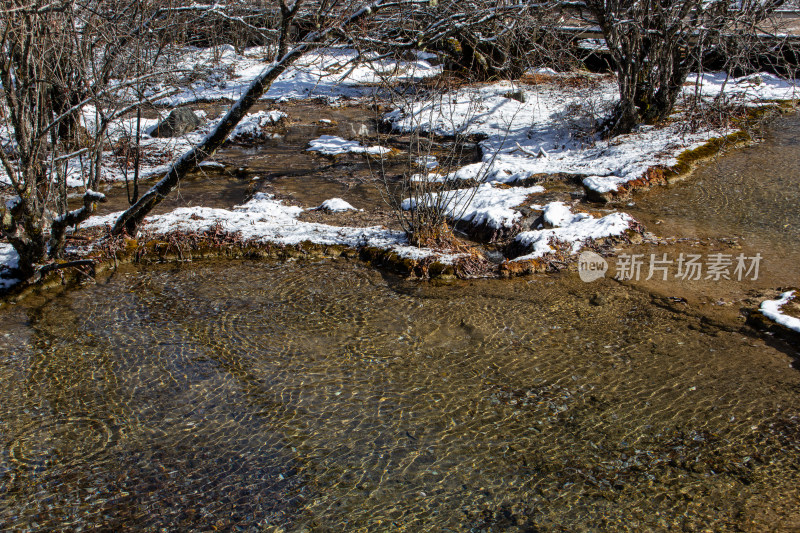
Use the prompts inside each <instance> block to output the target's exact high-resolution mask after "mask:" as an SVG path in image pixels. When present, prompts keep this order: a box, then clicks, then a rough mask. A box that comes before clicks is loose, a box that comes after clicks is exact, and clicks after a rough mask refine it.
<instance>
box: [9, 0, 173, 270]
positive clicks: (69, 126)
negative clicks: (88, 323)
mask: <svg viewBox="0 0 800 533" xmlns="http://www.w3.org/2000/svg"><path fill="white" fill-rule="evenodd" d="M163 12H164V11H163V5H159V6H155V5H151V4H150V3H148V2H145V1H143V0H124V1H120V0H57V1H46V0H9V1H8V2H6V3H4V6H3V8H2V10H0V14H1V15H2V19H0V82H2V108H3V109H2V110H3V114H4V118H5V125H6V131H7V133H8V136H7V137H6V138H5V139H4V140H3V146H2V149H0V162H2V165H3V170H4V171H5V175H6V176H7V181H8V184H9V185H10V188H11V190H12V199H11V200H10V201H9V202H7V203H6V205H5V206H4V207H3V208H2V209H0V211H2V213H1V214H2V223H1V224H0V235H2V236H3V237H5V238H6V239H8V241H9V242H10V243H11V244H12V246H14V248H15V250H16V251H17V253H18V254H19V257H20V261H19V265H20V270H21V271H22V273H23V275H24V276H30V275H32V274H33V273H34V271H35V269H36V267H37V265H40V264H42V263H43V262H45V261H46V260H48V259H56V258H58V257H60V256H61V254H62V252H63V248H64V235H65V231H66V229H67V228H68V227H69V226H72V225H75V224H78V223H80V222H82V221H83V220H85V219H86V218H88V217H89V216H90V215H91V213H92V212H93V211H94V209H95V204H96V203H97V202H100V201H103V200H104V197H103V195H102V194H100V193H97V192H96V189H97V186H98V184H99V182H100V180H101V169H102V157H103V151H104V148H105V138H106V137H107V129H108V127H109V125H110V124H111V123H112V122H113V121H114V120H116V119H117V118H119V117H120V116H122V115H124V114H125V113H126V112H128V111H129V110H130V109H132V107H134V106H135V105H136V98H131V97H130V96H129V93H130V91H131V90H133V89H134V88H135V86H136V84H137V81H141V79H143V78H145V77H146V76H148V75H149V72H144V71H142V70H141V69H140V70H139V73H138V74H139V76H138V78H137V77H136V75H133V74H131V65H132V64H133V63H135V62H136V61H140V59H141V58H137V57H135V56H134V54H133V53H132V50H134V49H135V48H136V47H135V46H134V43H135V42H139V41H141V40H143V39H147V40H148V42H147V44H146V45H144V46H141V47H139V48H147V49H148V50H151V51H154V50H155V51H157V49H158V43H154V42H153V41H152V38H151V35H152V32H151V31H150V30H152V29H153V28H154V27H155V21H156V20H157V19H159V17H160V15H159V14H163ZM161 18H162V19H163V17H161ZM162 22H163V20H162ZM87 126H90V127H87ZM70 178H73V179H74V178H79V179H80V181H81V182H82V189H83V199H82V205H81V206H80V207H78V208H77V209H74V210H72V211H70V210H68V206H67V200H68V192H69V188H68V185H69V182H70Z"/></svg>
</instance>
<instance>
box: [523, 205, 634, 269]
mask: <svg viewBox="0 0 800 533" xmlns="http://www.w3.org/2000/svg"><path fill="white" fill-rule="evenodd" d="M544 217H545V219H546V220H547V219H548V218H549V220H548V222H549V223H551V224H552V225H553V226H555V227H554V228H551V229H541V230H533V231H525V232H523V233H520V234H519V235H517V237H516V238H515V241H516V242H518V243H519V244H520V245H522V246H523V247H525V248H527V249H529V250H530V251H529V253H528V254H526V255H523V256H521V257H517V258H516V259H514V261H525V260H529V259H539V258H541V257H543V256H544V255H546V254H548V253H550V252H553V251H555V250H554V249H553V247H552V246H550V243H551V242H553V241H555V242H561V243H566V244H568V245H570V253H572V254H576V253H578V252H579V251H580V249H581V248H582V247H583V246H584V244H586V243H588V242H590V241H592V240H596V239H602V238H605V237H613V236H618V235H622V234H624V233H625V231H627V230H628V229H630V228H631V224H633V223H634V222H635V221H634V219H633V217H631V216H630V215H628V214H626V213H611V214H610V215H606V216H604V217H602V218H599V219H598V218H594V217H593V216H591V215H589V214H588V213H574V214H573V213H572V211H571V210H570V209H569V208H568V207H567V206H566V205H565V204H563V203H562V202H551V203H549V204H547V205H546V206H544Z"/></svg>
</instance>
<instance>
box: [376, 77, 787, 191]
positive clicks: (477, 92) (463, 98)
mask: <svg viewBox="0 0 800 533" xmlns="http://www.w3.org/2000/svg"><path fill="white" fill-rule="evenodd" d="M548 75H550V76H552V77H553V79H554V82H553V83H540V84H537V85H533V86H528V85H524V84H514V83H511V82H499V83H494V84H490V85H484V86H480V87H467V88H464V89H460V90H458V91H454V92H452V93H449V94H446V95H444V96H440V97H437V98H435V99H431V100H425V101H418V102H415V103H412V104H410V105H409V106H407V107H405V108H399V109H396V110H394V111H392V112H391V113H388V114H387V115H386V116H385V119H386V120H388V121H389V122H390V123H391V124H392V126H393V127H394V128H395V129H396V130H398V131H402V132H409V131H416V130H419V131H423V132H432V133H435V134H437V135H444V136H452V135H455V134H461V135H481V136H485V137H486V140H484V141H482V142H481V150H482V161H481V162H479V163H474V164H471V165H466V166H464V167H462V168H460V169H458V170H456V171H455V172H451V173H450V174H448V175H446V176H443V177H441V178H439V179H440V180H441V181H448V180H463V179H468V180H476V181H478V182H481V181H498V182H502V183H514V182H517V181H520V180H524V179H526V178H529V177H530V176H532V175H534V174H540V173H542V174H554V173H565V174H574V175H577V176H580V177H584V178H585V179H584V180H583V183H584V185H585V186H586V187H587V188H589V189H593V190H595V191H598V192H611V191H614V190H616V189H617V188H618V187H619V186H620V185H622V184H624V183H627V182H629V181H631V180H634V179H638V178H640V177H641V176H642V175H643V174H644V173H645V171H646V170H647V169H648V168H650V167H653V166H657V165H662V166H665V167H670V166H674V165H675V164H677V159H676V158H677V156H678V155H679V154H680V153H682V152H683V151H685V150H689V149H694V148H697V147H699V146H701V145H703V144H705V143H706V142H708V141H709V140H710V139H712V138H714V137H719V136H722V135H725V134H728V133H731V131H724V130H714V129H705V130H703V129H701V130H699V131H695V132H689V131H686V128H685V126H684V124H683V123H682V121H681V120H680V118H681V117H680V115H679V114H678V115H676V117H675V118H676V120H674V121H671V122H670V123H669V124H666V125H664V126H661V127H650V126H642V127H639V128H638V129H637V130H635V131H634V132H632V133H630V134H628V135H621V136H617V137H614V138H612V139H610V140H603V139H602V138H601V137H600V135H599V134H598V133H597V132H596V129H597V127H598V124H599V123H600V122H601V121H602V120H603V119H605V118H606V117H608V116H609V115H610V113H611V112H612V110H613V107H614V105H615V104H616V102H617V100H618V92H617V86H616V83H615V82H614V80H613V79H612V78H609V77H603V76H599V75H587V74H582V75H581V76H585V77H586V78H587V80H588V82H591V87H590V88H580V87H579V88H571V87H570V86H569V84H568V83H562V84H559V79H560V78H567V77H569V76H570V75H569V74H561V75H559V74H556V73H554V72H551V73H548ZM701 81H702V84H703V86H702V95H703V96H704V97H705V98H712V97H714V96H715V95H716V94H718V93H719V91H720V90H721V88H722V84H723V81H724V75H720V74H705V75H704V76H703V77H702V79H701ZM588 82H587V83H588ZM796 90H797V85H796V82H793V81H786V80H781V79H779V78H777V77H775V76H772V75H769V74H760V75H758V76H748V77H745V78H740V79H737V80H730V81H729V82H728V83H727V85H726V87H725V91H726V94H730V95H732V96H735V97H736V98H740V99H742V100H743V101H745V102H749V103H752V104H756V103H761V102H763V101H765V100H774V99H789V98H795V97H797V96H798V94H797V92H796ZM511 91H522V92H523V94H524V96H525V98H524V100H525V102H519V101H517V100H515V99H511V98H507V97H506V96H505V95H507V94H508V93H509V92H511ZM693 91H694V87H690V86H687V87H685V88H684V95H685V96H686V97H688V96H690V95H692V94H693Z"/></svg>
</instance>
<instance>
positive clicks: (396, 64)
mask: <svg viewBox="0 0 800 533" xmlns="http://www.w3.org/2000/svg"><path fill="white" fill-rule="evenodd" d="M267 53H268V51H267V50H266V49H264V48H261V47H255V48H248V49H247V50H245V51H244V53H243V54H241V55H240V54H237V53H236V51H235V50H234V48H233V47H232V46H229V45H225V46H221V47H219V48H216V49H188V48H187V49H185V50H184V52H183V54H182V55H183V59H182V60H181V61H180V63H179V65H178V66H179V68H181V69H182V70H184V71H187V72H197V73H199V75H200V76H201V77H200V79H197V80H196V81H193V82H191V83H189V84H188V85H185V86H180V87H176V89H178V92H177V94H174V95H172V96H169V97H167V98H162V99H160V100H159V101H158V103H160V104H164V105H169V106H178V105H182V104H186V103H190V102H197V101H213V100H223V99H227V100H237V99H238V98H239V97H240V96H241V95H242V94H243V93H244V91H245V90H246V89H247V87H248V86H249V85H250V83H252V81H253V80H254V79H255V78H256V76H258V74H260V73H261V71H263V70H264V68H266V67H268V66H269V65H270V62H269V61H267V60H265V59H264V58H265V57H266V54H267ZM370 57H371V56H369V55H366V56H365V57H362V58H361V59H360V60H357V58H358V53H357V52H356V51H354V50H352V49H348V48H324V49H321V50H316V51H313V52H309V53H308V54H306V55H305V56H304V57H303V58H301V59H300V60H299V61H298V62H297V63H295V64H294V65H292V66H291V67H289V68H288V69H287V70H286V72H284V73H283V74H281V75H280V76H279V77H278V79H277V80H275V81H274V82H273V84H272V86H271V87H270V89H269V91H267V93H266V94H265V95H264V96H263V98H262V99H264V100H289V99H303V98H320V97H323V98H328V99H332V100H336V99H338V98H341V97H350V98H357V97H363V96H369V95H371V94H373V93H374V92H375V90H376V89H375V87H376V86H378V85H381V84H383V83H385V82H387V81H388V82H390V83H393V82H400V81H403V82H408V81H416V80H421V79H423V78H426V77H430V76H434V75H436V74H438V73H439V72H441V68H440V67H435V66H432V65H431V64H430V63H429V62H428V61H426V60H425V59H421V58H420V59H417V60H413V61H393V60H388V59H380V60H372V61H370ZM166 89H169V87H167V86H166V85H164V84H159V85H154V86H152V87H151V88H150V91H151V94H158V93H161V92H163V91H164V90H166Z"/></svg>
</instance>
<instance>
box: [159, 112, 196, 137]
mask: <svg viewBox="0 0 800 533" xmlns="http://www.w3.org/2000/svg"><path fill="white" fill-rule="evenodd" d="M202 123H203V121H202V120H201V119H200V117H198V116H197V115H196V114H195V113H194V111H192V110H191V109H189V108H188V107H179V108H178V109H173V110H172V111H171V112H170V114H169V116H167V118H165V119H164V120H163V121H161V122H160V123H159V124H158V125H157V126H156V127H155V128H153V130H152V131H151V132H150V136H151V137H178V136H180V135H184V134H186V133H189V132H192V131H194V130H196V129H197V128H199V127H200V125H201V124H202Z"/></svg>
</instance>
